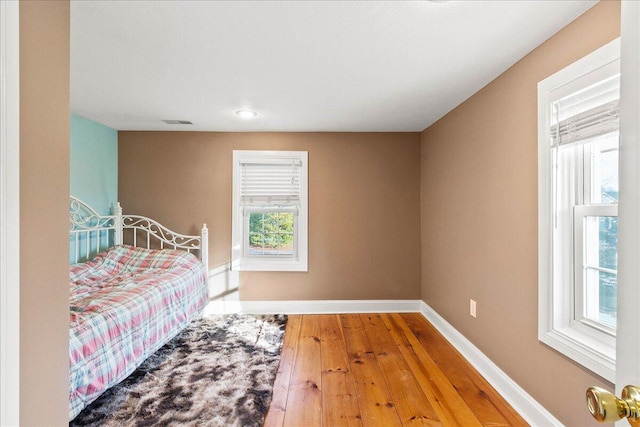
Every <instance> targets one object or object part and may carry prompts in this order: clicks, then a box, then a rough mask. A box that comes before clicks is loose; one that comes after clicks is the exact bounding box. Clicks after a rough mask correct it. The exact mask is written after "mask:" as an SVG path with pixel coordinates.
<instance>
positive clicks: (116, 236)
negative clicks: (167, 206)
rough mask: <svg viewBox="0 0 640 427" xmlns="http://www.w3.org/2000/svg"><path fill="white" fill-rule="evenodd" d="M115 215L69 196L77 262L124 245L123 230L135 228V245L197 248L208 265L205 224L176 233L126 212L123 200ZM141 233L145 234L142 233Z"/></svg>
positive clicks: (187, 249)
mask: <svg viewBox="0 0 640 427" xmlns="http://www.w3.org/2000/svg"><path fill="white" fill-rule="evenodd" d="M112 210H113V215H100V214H98V213H97V212H96V211H95V209H93V208H92V207H91V206H89V205H88V204H86V203H85V202H83V201H82V200H80V199H78V198H77V197H73V196H71V198H70V210H69V221H70V230H69V234H70V243H71V246H72V248H71V254H70V255H71V258H72V260H74V262H75V263H77V262H82V261H86V260H88V259H91V258H93V257H94V256H95V255H96V254H98V253H99V252H101V251H103V250H104V249H106V248H108V247H111V246H114V245H121V244H122V243H123V234H124V230H131V231H132V233H131V234H132V237H131V239H132V242H133V246H138V247H145V248H147V249H149V248H151V247H152V246H153V245H159V247H160V249H165V248H166V249H179V250H184V251H187V252H192V251H197V252H198V254H199V256H200V260H201V261H202V262H203V263H204V265H205V267H207V270H206V271H209V268H208V257H209V230H208V229H207V224H204V225H203V226H202V230H201V232H200V235H199V236H190V235H187V234H180V233H176V232H174V231H172V230H169V229H168V228H167V227H165V226H163V225H162V224H160V223H159V222H157V221H155V220H153V219H151V218H147V217H145V216H140V215H123V214H122V207H121V206H120V203H117V204H116V205H115V206H114V208H113V209H112ZM139 234H141V235H142V237H139Z"/></svg>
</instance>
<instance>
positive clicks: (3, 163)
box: [0, 0, 20, 426]
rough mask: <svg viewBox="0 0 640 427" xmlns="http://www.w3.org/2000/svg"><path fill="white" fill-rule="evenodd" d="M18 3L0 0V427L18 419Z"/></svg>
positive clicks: (17, 421) (12, 424) (14, 422)
mask: <svg viewBox="0 0 640 427" xmlns="http://www.w3.org/2000/svg"><path fill="white" fill-rule="evenodd" d="M19 25H20V20H19V3H18V2H17V1H10V0H9V1H8V0H0V95H1V96H0V99H1V102H0V425H2V426H14V425H16V426H17V425H19V416H20V404H19V403H20V402H19V396H20V369H19V363H20V184H19V183H20V181H19V179H20V171H19V168H20V133H19V131H20V84H19V79H20V74H19V69H20V67H19V62H20V54H19V51H20V49H19V48H20V43H19Z"/></svg>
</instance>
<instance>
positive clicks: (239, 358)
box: [69, 315, 287, 427]
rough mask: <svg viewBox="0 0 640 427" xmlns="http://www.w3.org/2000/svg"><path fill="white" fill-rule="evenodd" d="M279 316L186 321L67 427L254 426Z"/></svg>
mask: <svg viewBox="0 0 640 427" xmlns="http://www.w3.org/2000/svg"><path fill="white" fill-rule="evenodd" d="M286 323H287V316H285V315H275V316H270V315H227V316H212V317H207V318H204V319H201V320H196V321H194V322H192V323H191V324H190V325H189V326H188V327H187V328H186V329H185V330H184V331H183V332H181V333H180V334H179V335H178V336H176V337H175V338H174V339H173V340H171V341H170V342H169V343H167V344H166V345H165V346H164V347H162V348H161V349H160V350H158V351H157V352H156V353H154V354H153V355H152V356H150V357H149V358H148V359H147V360H146V361H145V362H144V363H143V364H142V365H141V366H140V367H139V368H138V369H137V370H136V371H134V372H133V373H132V374H131V375H130V376H129V377H127V378H126V379H125V380H124V381H122V382H121V383H120V384H118V385H116V386H114V387H112V388H111V389H109V390H107V391H106V392H105V393H104V394H103V395H102V396H100V397H99V398H98V399H97V400H96V401H94V402H93V403H92V404H91V405H89V406H87V407H86V408H85V409H84V410H83V411H82V412H80V414H78V416H77V417H76V418H75V419H74V420H73V421H72V422H71V423H69V425H70V426H74V427H76V426H114V427H115V426H118V427H120V426H131V427H133V426H136V427H142V426H158V425H162V426H203V427H204V426H243V427H244V426H261V425H262V424H263V422H264V417H265V415H266V413H267V410H268V409H269V404H270V403H271V394H272V391H273V382H274V380H275V377H276V372H277V370H278V364H279V362H280V351H281V349H282V342H283V340H284V330H285V325H286Z"/></svg>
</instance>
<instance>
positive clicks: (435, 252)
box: [421, 1, 620, 426]
mask: <svg viewBox="0 0 640 427" xmlns="http://www.w3.org/2000/svg"><path fill="white" fill-rule="evenodd" d="M619 34H620V3H619V2H610V1H605V2H601V3H600V4H598V5H596V6H594V7H593V8H592V9H591V10H589V11H588V12H587V13H585V14H584V15H583V16H581V17H580V18H578V19H577V20H576V21H574V22H573V23H571V24H570V25H569V26H567V27H566V28H564V29H563V30H562V31H560V32H559V33H558V34H556V35H555V36H553V37H552V38H550V39H549V40H548V41H546V42H545V43H544V44H543V45H541V46H540V47H538V48H537V49H536V50H534V51H533V52H532V53H531V54H529V55H528V56H526V57H525V58H524V59H522V60H521V61H520V62H518V63H517V64H515V65H514V66H513V67H512V68H510V69H509V70H508V71H506V72H505V73H504V74H503V75H501V76H500V77H499V78H497V79H496V80H494V81H493V82H492V83H491V84H489V85H488V86H486V87H485V88H484V89H482V90H481V91H480V92H478V93H477V94H475V95H474V96H473V97H471V98H470V99H469V100H467V101H466V102H464V103H463V104H462V105H460V106H459V107H458V108H456V109H455V110H454V111H452V112H450V113H449V114H447V115H446V116H445V117H444V118H442V119H441V120H439V121H438V122H437V123H436V124H434V125H432V126H431V127H429V128H428V129H426V130H425V131H424V132H423V133H422V142H421V157H422V166H421V183H422V189H421V209H422V214H421V216H422V272H423V274H422V297H423V299H424V300H425V302H427V304H429V305H430V306H431V307H433V308H434V309H435V310H436V311H437V312H438V313H440V314H441V315H442V316H443V317H444V318H445V319H446V320H447V321H448V322H450V323H451V324H452V325H453V326H454V327H455V328H456V329H458V330H459V331H460V332H462V333H463V334H464V335H465V336H466V337H467V338H468V339H470V340H471V341H472V342H473V343H474V344H475V345H476V346H477V347H479V348H480V349H481V350H482V351H483V352H484V353H485V354H486V355H487V356H489V358H491V360H493V361H494V362H495V363H496V364H498V365H499V366H500V368H502V369H503V370H504V371H505V372H506V373H507V374H508V375H509V376H510V377H511V378H512V379H514V380H515V381H516V382H517V383H518V384H519V385H520V386H522V387H523V388H524V389H525V390H527V392H529V393H530V394H531V395H532V396H533V397H534V398H535V399H537V400H538V401H539V402H540V403H541V404H542V405H543V406H545V407H546V408H547V409H549V410H550V411H551V412H552V413H553V414H554V415H555V416H557V417H558V418H559V419H560V421H562V422H563V423H566V424H567V425H570V426H585V425H591V424H593V422H592V420H591V418H590V416H589V414H588V412H587V410H586V406H585V402H584V392H585V389H586V387H588V386H589V385H604V386H607V387H610V385H609V384H608V383H606V382H605V381H604V380H602V379H601V378H600V377H598V376H596V375H594V374H592V373H590V372H589V371H587V370H585V369H583V368H581V367H580V366H579V365H577V364H575V363H574V362H572V361H570V360H569V359H567V358H565V357H564V356H562V355H560V354H559V353H557V352H556V351H554V350H551V349H550V348H548V347H546V346H545V345H543V344H542V343H540V342H539V341H538V338H537V333H538V323H537V322H538V304H537V301H538V282H537V280H538V273H537V268H538V264H537V262H538V257H537V250H538V240H537V239H538V234H537V233H538V216H537V194H538V193H537V191H538V187H537V167H538V166H537V83H538V81H540V80H543V79H544V78H545V77H547V76H549V75H551V74H553V73H554V72H556V71H558V70H560V69H562V68H563V67H565V66H566V65H568V64H570V63H572V62H574V61H576V60H577V59H579V58H581V57H583V56H585V55H587V54H588V53H590V52H592V51H593V50H595V49H597V48H598V47H600V46H602V45H604V44H606V43H607V42H609V41H611V40H613V39H615V38H616V37H618V36H619ZM470 298H473V299H475V300H476V301H477V303H478V306H477V309H478V317H477V319H473V318H472V317H470V316H469V299H470Z"/></svg>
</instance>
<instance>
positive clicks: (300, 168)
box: [232, 150, 308, 271]
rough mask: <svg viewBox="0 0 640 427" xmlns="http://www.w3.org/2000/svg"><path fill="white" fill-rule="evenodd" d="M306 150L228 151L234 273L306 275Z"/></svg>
mask: <svg viewBox="0 0 640 427" xmlns="http://www.w3.org/2000/svg"><path fill="white" fill-rule="evenodd" d="M307 159H308V155H307V152H306V151H237V150H236V151H234V152H233V219H232V221H233V224H232V226H233V229H232V240H233V242H232V244H233V245H232V247H233V261H232V268H233V269H234V270H245V271H247V270H248V271H307V212H308V210H307V202H308V196H307V182H308V178H307V177H308V172H307V170H308V168H307V166H308V165H307Z"/></svg>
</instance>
